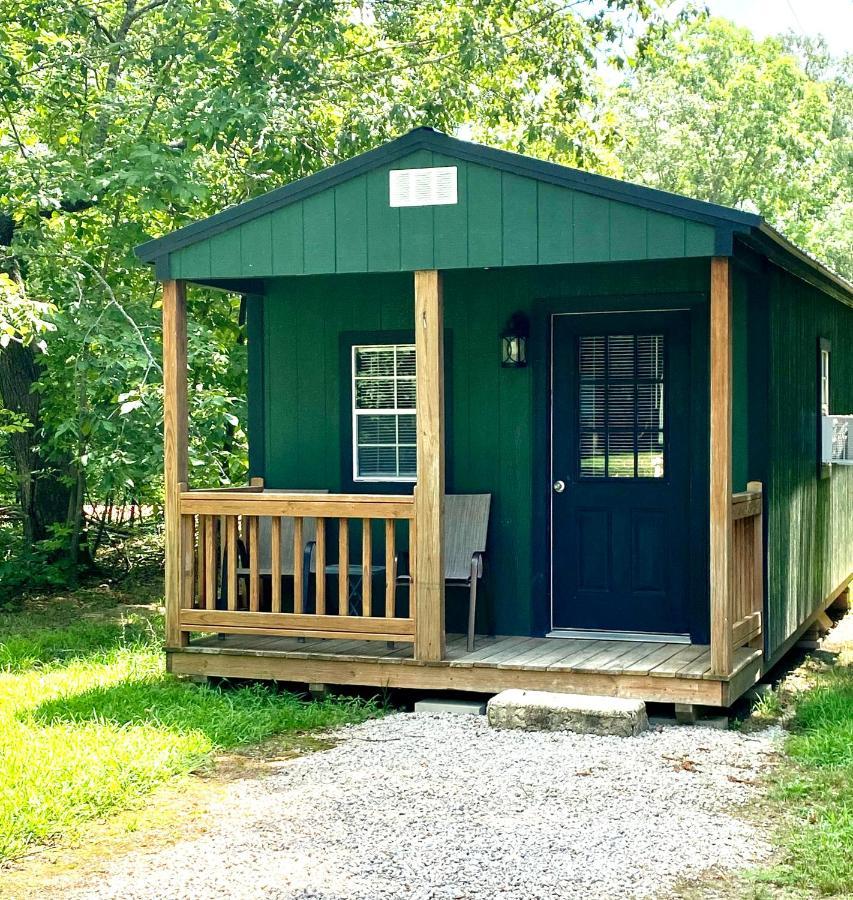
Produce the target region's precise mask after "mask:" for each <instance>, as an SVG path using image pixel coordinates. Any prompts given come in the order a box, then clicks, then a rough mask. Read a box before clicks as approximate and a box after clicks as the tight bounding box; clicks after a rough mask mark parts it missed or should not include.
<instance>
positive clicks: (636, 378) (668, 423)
mask: <svg viewBox="0 0 853 900" xmlns="http://www.w3.org/2000/svg"><path fill="white" fill-rule="evenodd" d="M553 323H554V325H553V328H554V331H553V383H552V428H551V433H552V454H551V455H552V493H551V510H552V513H551V535H552V625H553V627H554V628H555V629H585V630H602V631H624V632H647V633H658V634H683V633H686V632H687V631H688V630H689V623H688V604H687V597H686V592H687V582H688V571H689V560H688V553H689V541H688V522H687V510H688V479H689V453H690V447H689V427H688V426H689V422H690V389H689V387H690V386H689V377H690V358H689V357H690V334H689V329H690V323H689V318H688V315H687V314H686V313H681V312H667V313H613V314H603V315H558V316H555V317H554V320H553Z"/></svg>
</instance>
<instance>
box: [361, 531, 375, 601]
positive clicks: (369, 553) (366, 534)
mask: <svg viewBox="0 0 853 900" xmlns="http://www.w3.org/2000/svg"><path fill="white" fill-rule="evenodd" d="M372 538H373V536H372V535H371V533H370V519H362V520H361V614H362V615H363V616H370V615H373V547H372V544H371V541H372Z"/></svg>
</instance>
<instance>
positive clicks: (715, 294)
mask: <svg viewBox="0 0 853 900" xmlns="http://www.w3.org/2000/svg"><path fill="white" fill-rule="evenodd" d="M710 315H711V348H710V349H711V423H710V425H711V428H710V431H711V434H710V440H711V446H710V450H711V456H710V461H711V479H710V480H711V485H710V510H711V522H710V555H711V571H710V588H711V671H712V672H713V673H714V674H715V675H720V676H725V675H728V674H729V672H731V668H732V624H733V623H732V620H731V616H732V603H731V599H732V598H731V592H732V566H731V559H732V283H731V267H730V264H729V259H728V257H715V258H714V259H712V260H711V310H710Z"/></svg>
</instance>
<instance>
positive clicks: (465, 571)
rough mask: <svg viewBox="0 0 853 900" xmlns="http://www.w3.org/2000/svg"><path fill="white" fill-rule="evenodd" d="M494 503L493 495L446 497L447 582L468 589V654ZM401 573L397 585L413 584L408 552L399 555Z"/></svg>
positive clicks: (445, 561)
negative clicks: (492, 503)
mask: <svg viewBox="0 0 853 900" xmlns="http://www.w3.org/2000/svg"><path fill="white" fill-rule="evenodd" d="M491 502H492V495H491V494H447V495H445V498H444V583H445V584H446V585H447V586H448V587H467V588H468V642H467V646H468V652H469V653H470V652H471V651H473V649H474V623H475V619H476V615H477V582H478V581H479V580H480V579H481V578H482V577H483V557H484V556H485V553H486V538H487V536H488V531H489V508H490V506H491ZM401 570H404V571H401ZM398 572H401V574H398V576H397V584H411V581H412V578H411V574H410V573H409V564H408V554H404V553H401V554H400V561H399V562H398Z"/></svg>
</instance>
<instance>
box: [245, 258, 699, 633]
mask: <svg viewBox="0 0 853 900" xmlns="http://www.w3.org/2000/svg"><path fill="white" fill-rule="evenodd" d="M707 284H708V266H707V263H706V261H704V260H701V261H679V262H671V263H645V264H643V265H636V264H613V265H611V266H600V265H597V266H555V267H548V268H543V267H519V268H513V269H503V270H497V269H492V270H488V271H483V270H460V271H456V272H453V271H451V272H448V273H447V274H446V275H445V292H444V293H445V328H446V334H447V366H448V367H449V368H448V370H447V372H448V374H447V376H446V378H447V383H448V391H447V397H446V399H447V422H448V437H447V440H448V444H447V485H448V490H449V491H452V492H455V493H479V492H485V493H490V494H491V495H492V513H491V518H490V531H489V545H488V551H487V556H486V576H485V582H484V587H483V592H482V594H481V597H482V602H481V604H480V609H481V611H480V614H479V616H478V628H479V629H480V630H481V631H483V630H487V629H489V628H491V629H494V630H495V631H497V632H498V633H504V634H507V633H508V634H529V633H532V632H538V633H542V632H544V631H545V630H546V629H547V627H548V623H547V622H546V621H545V620H546V619H547V615H548V609H547V605H548V596H547V590H546V587H545V584H546V581H545V577H544V575H543V574H542V571H541V568H542V563H541V560H542V553H543V550H544V548H545V547H546V544H547V518H546V513H545V511H544V508H543V502H544V501H543V498H546V497H547V496H548V494H547V490H548V485H549V477H550V476H549V473H548V472H547V465H546V462H545V460H544V457H543V453H544V451H543V448H544V446H545V444H546V431H545V430H546V422H547V417H546V414H545V408H546V399H545V394H546V386H547V382H546V380H545V379H546V374H547V362H548V360H547V346H546V345H547V341H546V339H545V335H546V334H547V329H548V323H549V321H550V315H551V313H552V312H570V311H579V310H593V309H594V310H596V311H600V310H607V309H643V308H666V307H667V306H674V307H683V306H691V305H695V304H697V303H698V304H700V305H701V304H702V303H704V302H705V299H704V298H705V294H706V292H707ZM263 305H264V325H265V330H264V348H265V356H264V361H263V362H264V379H265V401H264V410H265V415H264V419H265V431H264V437H263V440H264V448H263V452H264V470H265V473H266V479H267V484H268V485H269V486H270V487H278V488H300V487H302V488H314V489H321V488H326V489H328V490H330V491H339V490H344V489H352V486H351V484H349V483H348V478H349V477H350V473H351V470H352V447H351V444H350V443H349V441H348V439H347V437H346V434H345V431H346V429H347V428H348V427H350V426H349V425H348V424H347V422H348V418H349V415H350V409H349V402H350V401H349V391H350V387H349V383H348V381H349V375H348V373H349V368H348V367H349V359H348V358H347V359H342V354H344V353H345V351H344V350H343V349H342V342H345V340H344V339H345V336H346V335H347V334H352V333H358V334H360V335H366V336H368V337H371V339H373V340H377V341H381V340H383V334H385V335H388V334H393V335H395V339H398V338H399V335H400V333H401V332H403V333H411V331H412V329H413V324H414V323H413V283H412V277H411V275H410V274H408V273H405V274H382V275H357V274H353V275H337V276H314V277H302V278H282V279H274V280H271V281H269V282H268V283H267V296H266V297H265V298H264V300H263ZM516 312H523V313H525V314H527V315H528V316H529V317H530V320H531V325H532V329H533V330H534V331H535V332H536V334H538V335H540V339H539V340H538V342H537V343H536V345H535V346H534V345H533V344H531V346H530V348H529V351H530V352H529V359H530V365H529V366H528V367H527V368H526V369H521V370H517V369H504V368H502V367H501V365H500V343H499V335H500V333H501V331H502V329H503V328H504V326H505V325H506V322H507V320H508V319H509V318H510V317H511V316H512V314H513V313H516ZM696 316H698V319H699V320H701V321H702V322H704V321H705V319H706V317H707V313H706V311H705V310H704V309H700V310H697V312H696ZM697 321H698V320H697ZM697 335H698V338H699V345H700V346H701V347H704V346H705V344H706V343H707V334H706V333H705V334H704V337H703V336H702V335H703V333H702V331H701V328H700V327H699V326H698V325H697ZM253 345H254V342H250V345H249V346H250V352H251V348H252V346H253ZM702 365H704V366H707V360H705V362H703V363H702ZM696 390H697V396H698V397H699V398H701V397H703V396H704V395H705V394H706V393H707V385H704V386H703V385H699V386H698V387H697V389H696ZM697 402H698V401H697ZM700 406H701V404H700ZM699 412H700V415H701V416H704V419H703V421H706V420H707V404H706V405H704V406H701V409H700V411H699ZM256 433H258V431H257V429H255V430H254V431H253V435H254V434H256ZM704 433H707V427H706V428H705V432H704ZM537 448H538V449H537ZM698 452H699V453H700V454H701V452H702V451H701V448H700V450H699V451H698ZM253 453H254V450H253ZM700 458H701V457H700ZM705 466H707V462H705ZM354 489H355V490H356V491H361V492H365V493H372V492H376V491H386V492H398V491H403V492H405V491H408V490H409V489H410V486H407V485H402V486H401V485H397V484H392V483H389V484H375V483H359V484H356V485H355V486H354ZM697 492H698V493H699V494H700V495H702V496H705V495H706V494H707V483H706V482H703V483H702V484H700V485H699V486H698V488H697ZM700 518H701V522H700V525H701V528H699V530H698V533H697V537H696V540H695V544H696V548H695V552H696V553H697V554H699V555H700V556H701V551H702V548H701V542H702V541H703V540H705V539H706V536H707V513H706V512H702V513H701V515H700ZM702 571H703V573H706V572H707V564H706V563H705V562H703V563H702ZM706 590H707V586H706V585H705V584H704V582H703V583H702V584H700V585H699V586H698V588H697V593H698V594H701V595H702V597H703V598H704V599H703V602H704V603H705V604H706V605H707V599H706V598H705V594H704V591H706ZM465 603H466V595H465V591H464V590H458V589H451V590H449V591H448V598H447V615H448V623H449V628H451V630H457V631H458V630H462V629H463V626H464V613H465Z"/></svg>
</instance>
